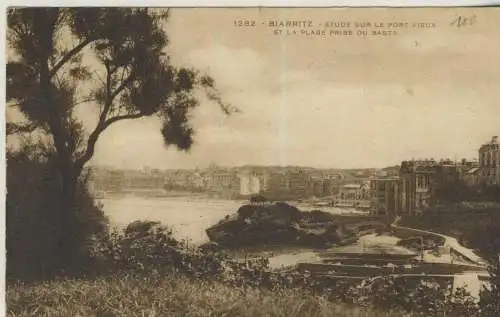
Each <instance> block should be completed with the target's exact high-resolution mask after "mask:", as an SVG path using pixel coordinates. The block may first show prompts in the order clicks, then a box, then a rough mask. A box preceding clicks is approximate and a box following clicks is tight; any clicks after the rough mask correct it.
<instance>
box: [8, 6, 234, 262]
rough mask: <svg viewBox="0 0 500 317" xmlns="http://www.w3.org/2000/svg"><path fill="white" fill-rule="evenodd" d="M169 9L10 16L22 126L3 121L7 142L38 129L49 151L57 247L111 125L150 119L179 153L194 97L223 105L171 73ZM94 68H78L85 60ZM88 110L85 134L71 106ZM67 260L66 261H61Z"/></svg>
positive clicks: (203, 81)
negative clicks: (91, 120) (56, 184)
mask: <svg viewBox="0 0 500 317" xmlns="http://www.w3.org/2000/svg"><path fill="white" fill-rule="evenodd" d="M167 18H168V10H159V9H154V10H152V9H149V10H148V9H146V8H22V9H9V11H8V17H7V22H8V33H7V39H8V44H9V47H10V49H11V50H12V52H13V54H10V55H11V56H10V59H9V60H8V63H7V102H8V106H9V107H15V108H17V109H18V110H19V111H21V112H22V114H24V116H25V117H26V118H27V122H25V123H24V124H16V123H7V134H12V133H24V132H31V131H34V130H36V131H39V132H40V133H42V134H44V135H46V136H47V137H48V138H47V139H48V140H50V143H51V145H52V146H53V149H54V153H55V157H56V160H57V172H58V173H59V174H60V180H61V184H62V185H61V196H60V198H61V205H62V208H61V215H60V228H61V232H60V237H61V239H60V248H61V253H62V255H63V256H64V254H66V255H69V254H70V250H69V249H70V246H67V247H65V246H64V241H65V236H66V235H67V234H71V233H70V232H65V230H64V228H65V226H64V223H65V221H67V220H68V219H70V217H71V216H72V210H73V207H74V206H73V205H74V196H75V187H76V184H77V180H78V178H79V177H80V175H81V173H82V170H83V168H84V166H85V164H86V163H87V162H88V161H89V160H90V159H91V158H92V157H93V155H94V151H95V147H96V143H97V141H98V139H99V136H100V135H101V134H102V133H103V132H104V131H105V130H106V129H107V128H108V127H109V126H111V125H113V124H114V123H116V122H119V121H123V120H128V119H137V118H141V117H147V116H154V115H156V116H158V117H159V118H160V119H161V120H162V122H163V125H162V129H161V134H162V136H163V139H164V141H165V144H166V145H175V146H177V147H178V148H179V149H182V150H187V149H189V148H190V147H191V145H192V141H193V129H192V127H191V126H190V122H189V118H190V116H189V114H190V110H191V109H193V108H194V107H196V106H197V105H198V103H199V102H198V99H197V98H196V94H195V92H196V91H197V88H202V89H203V90H204V91H205V92H206V93H207V96H208V97H209V98H210V99H212V100H214V101H216V102H217V103H219V105H221V107H222V109H223V110H224V111H226V112H229V111H230V109H229V108H228V107H227V106H226V105H224V104H223V103H222V101H221V98H220V96H219V93H218V91H217V89H216V88H215V87H214V82H213V80H212V79H211V78H210V77H208V76H205V75H201V74H199V72H198V71H196V70H193V69H187V68H178V67H174V66H173V65H172V64H171V62H170V59H169V56H168V53H167V51H166V48H167V44H168V38H167V35H166V33H165V30H164V27H165V21H166V19H167ZM89 60H91V61H92V62H84V61H89ZM82 106H83V107H88V109H95V110H96V116H97V118H96V119H97V124H96V125H95V127H94V128H93V129H92V130H91V131H89V133H86V132H85V131H86V129H84V126H83V124H82V121H81V120H79V118H78V116H77V111H76V109H77V108H78V107H82ZM68 252H69V253H68Z"/></svg>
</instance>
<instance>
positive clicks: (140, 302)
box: [7, 273, 401, 317]
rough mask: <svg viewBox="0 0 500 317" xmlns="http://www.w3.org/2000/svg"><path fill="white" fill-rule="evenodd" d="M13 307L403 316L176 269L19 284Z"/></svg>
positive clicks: (21, 312) (15, 311) (21, 311)
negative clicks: (232, 283)
mask: <svg viewBox="0 0 500 317" xmlns="http://www.w3.org/2000/svg"><path fill="white" fill-rule="evenodd" d="M7 306H8V314H7V315H8V316H35V315H36V316H61V317H62V316H64V317H66V316H200V317H201V316H203V317H205V316H242V317H243V316H248V317H253V316H283V317H285V316H286V317H293V316H296V317H302V316H311V317H316V316H339V317H340V316H353V317H356V316H358V317H379V316H380V317H382V316H401V315H400V314H390V313H382V312H377V311H373V310H367V309H363V308H361V307H356V306H354V305H351V306H350V305H347V304H338V303H332V302H329V301H327V300H326V299H324V298H322V297H315V296H308V295H305V296H304V294H303V292H301V291H298V290H293V289H282V290H279V291H276V290H275V291H273V292H271V291H269V290H260V289H245V288H235V287H230V286H227V285H224V284H221V283H217V282H207V281H201V280H193V279H190V278H188V277H186V276H184V275H180V274H176V273H170V274H166V275H159V274H141V275H131V274H121V275H114V276H109V277H100V278H96V279H65V280H55V281H51V282H44V283H40V284H36V285H22V284H18V285H15V286H13V287H11V288H9V289H8V291H7Z"/></svg>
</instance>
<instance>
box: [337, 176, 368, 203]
mask: <svg viewBox="0 0 500 317" xmlns="http://www.w3.org/2000/svg"><path fill="white" fill-rule="evenodd" d="M333 205H334V206H336V207H345V208H360V209H367V208H369V207H370V184H369V182H363V183H360V184H345V185H342V186H340V187H339V192H338V194H337V195H336V196H335V199H334V201H333Z"/></svg>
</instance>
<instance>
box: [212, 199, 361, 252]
mask: <svg viewBox="0 0 500 317" xmlns="http://www.w3.org/2000/svg"><path fill="white" fill-rule="evenodd" d="M207 235H208V237H209V238H210V240H211V241H212V242H216V243H218V244H220V245H223V246H228V247H241V246H263V245H302V246H305V245H307V246H313V247H324V246H328V245H331V244H335V243H338V242H340V241H341V240H343V239H345V238H346V237H348V236H352V235H353V233H352V232H350V231H349V230H347V231H346V230H344V228H343V226H342V225H341V224H339V223H337V222H336V221H335V217H334V216H333V215H331V214H329V213H326V212H323V211H319V210H316V211H312V212H302V211H300V210H299V209H297V208H295V207H293V206H290V205H288V204H286V203H275V204H272V205H244V206H242V207H240V209H239V210H238V211H237V213H236V214H235V215H232V216H227V217H226V218H224V219H223V220H221V221H220V222H219V223H217V224H216V225H214V226H212V227H210V228H208V229H207Z"/></svg>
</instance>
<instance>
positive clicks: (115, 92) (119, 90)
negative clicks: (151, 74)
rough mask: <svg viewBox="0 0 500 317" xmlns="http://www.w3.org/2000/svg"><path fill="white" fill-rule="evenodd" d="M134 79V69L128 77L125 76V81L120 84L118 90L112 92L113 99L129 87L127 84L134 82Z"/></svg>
mask: <svg viewBox="0 0 500 317" xmlns="http://www.w3.org/2000/svg"><path fill="white" fill-rule="evenodd" d="M132 80H134V72H133V71H132V72H131V73H130V75H128V76H127V78H125V80H124V81H122V83H121V84H120V86H118V88H116V90H115V91H114V92H113V93H112V94H111V99H112V100H113V99H115V97H116V96H118V94H119V93H121V92H122V90H123V89H125V88H126V87H127V85H128V84H129V83H131V82H132Z"/></svg>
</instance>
